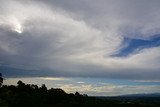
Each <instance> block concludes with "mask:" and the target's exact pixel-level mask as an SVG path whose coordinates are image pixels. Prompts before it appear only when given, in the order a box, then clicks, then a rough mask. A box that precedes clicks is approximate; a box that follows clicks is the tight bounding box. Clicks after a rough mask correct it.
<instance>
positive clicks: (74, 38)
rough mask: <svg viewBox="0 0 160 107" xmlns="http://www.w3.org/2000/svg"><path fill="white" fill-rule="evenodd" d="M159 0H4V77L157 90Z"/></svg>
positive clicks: (0, 2)
mask: <svg viewBox="0 0 160 107" xmlns="http://www.w3.org/2000/svg"><path fill="white" fill-rule="evenodd" d="M159 21H160V1H159V0H132V1H131V0H98V1H97V0H0V72H1V73H2V74H3V76H4V77H5V81H4V84H7V85H9V84H16V82H17V81H18V80H19V79H21V80H23V81H25V82H26V83H35V84H39V85H40V84H43V83H45V84H46V86H47V87H48V88H51V87H57V88H62V89H64V90H65V91H66V92H75V91H79V92H81V93H86V94H88V95H94V96H101V95H104V96H105V95H106V96H107V95H109V96H112V95H122V94H134V93H160V22H159Z"/></svg>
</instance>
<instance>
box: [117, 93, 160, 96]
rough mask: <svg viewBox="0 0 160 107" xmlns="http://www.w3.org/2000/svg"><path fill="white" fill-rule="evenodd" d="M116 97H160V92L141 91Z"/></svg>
mask: <svg viewBox="0 0 160 107" xmlns="http://www.w3.org/2000/svg"><path fill="white" fill-rule="evenodd" d="M116 97H160V93H149V94H148V93H147V94H146V93H140V94H127V95H120V96H116Z"/></svg>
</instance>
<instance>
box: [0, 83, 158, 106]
mask: <svg viewBox="0 0 160 107" xmlns="http://www.w3.org/2000/svg"><path fill="white" fill-rule="evenodd" d="M17 84H18V85H17V86H13V85H10V86H6V85H3V86H2V87H1V88H0V107H160V103H158V102H157V103H152V102H150V103H147V100H146V101H140V100H126V99H125V100H119V99H109V98H107V99H104V98H96V97H88V96H87V95H81V94H79V93H78V92H76V93H75V94H67V93H66V92H65V91H63V90H62V89H54V88H51V89H49V90H48V89H47V87H46V86H45V85H44V84H43V85H42V86H41V87H38V86H37V85H34V84H25V83H23V82H22V81H18V82H17Z"/></svg>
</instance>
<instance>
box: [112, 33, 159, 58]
mask: <svg viewBox="0 0 160 107" xmlns="http://www.w3.org/2000/svg"><path fill="white" fill-rule="evenodd" d="M122 44H123V45H124V44H125V45H126V44H127V46H126V47H125V48H122V49H121V50H120V51H119V53H117V54H114V55H112V56H118V57H123V56H127V55H129V54H131V53H132V52H134V51H136V50H141V49H144V48H150V47H156V46H160V36H158V37H154V38H151V39H147V40H143V39H130V38H124V41H123V43H122Z"/></svg>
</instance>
